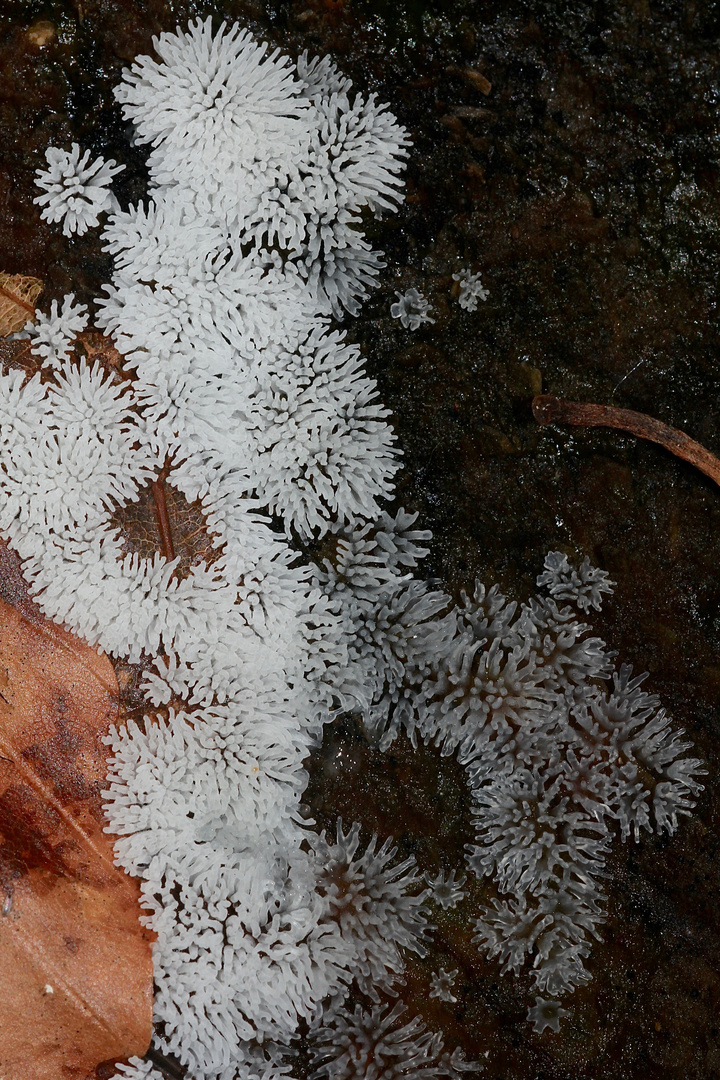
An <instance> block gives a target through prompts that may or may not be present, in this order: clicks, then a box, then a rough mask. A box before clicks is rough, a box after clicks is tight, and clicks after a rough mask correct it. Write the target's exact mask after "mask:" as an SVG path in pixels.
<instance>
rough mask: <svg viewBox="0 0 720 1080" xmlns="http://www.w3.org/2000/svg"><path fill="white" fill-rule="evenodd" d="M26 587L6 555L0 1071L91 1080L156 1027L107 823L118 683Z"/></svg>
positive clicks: (133, 917)
mask: <svg viewBox="0 0 720 1080" xmlns="http://www.w3.org/2000/svg"><path fill="white" fill-rule="evenodd" d="M21 594H22V587H21V586H19V585H18V582H17V581H16V580H14V578H13V569H12V563H11V561H9V560H8V555H7V554H3V556H2V558H0V595H1V596H4V597H7V598H8V599H11V600H12V601H13V603H12V604H11V603H8V602H7V600H6V599H0V905H1V906H0V911H1V914H0V1078H2V1080H88V1078H89V1077H94V1076H95V1075H96V1071H95V1070H96V1067H97V1066H98V1064H100V1063H102V1062H108V1061H117V1060H120V1059H123V1058H127V1057H130V1056H132V1055H133V1054H139V1055H142V1054H144V1053H145V1051H146V1050H147V1048H148V1045H149V1042H150V1037H151V1033H152V964H151V954H150V941H151V935H150V933H149V932H148V931H146V930H144V929H143V928H142V927H141V926H140V924H139V922H138V914H139V905H138V898H139V887H138V884H137V882H136V881H134V880H133V879H131V878H129V877H127V876H126V875H125V874H124V873H123V871H122V870H120V869H118V868H117V867H116V866H115V865H114V864H113V850H112V842H111V840H110V838H109V837H108V835H107V834H106V833H104V832H103V824H104V819H103V813H102V794H101V792H102V788H103V783H104V778H105V772H106V763H105V754H106V750H105V747H104V745H103V743H102V742H101V739H102V736H103V735H104V734H106V732H107V730H108V728H109V726H110V724H111V723H113V722H117V717H118V697H117V694H118V687H117V681H116V679H115V674H114V672H113V669H112V666H111V664H110V662H109V660H108V659H107V657H105V656H102V655H99V654H98V653H97V652H95V650H93V649H91V648H89V647H88V646H87V645H85V644H83V643H82V642H80V641H79V640H78V639H77V638H75V637H73V636H72V635H71V634H69V633H67V632H66V631H64V630H62V629H61V628H59V627H57V626H55V625H54V624H53V623H50V622H48V621H47V620H45V619H43V618H42V616H40V615H39V614H38V612H37V609H36V608H35V607H34V605H33V604H32V602H31V601H28V599H27V596H26V597H25V599H23V597H22V595H21ZM111 1072H112V1070H111ZM106 1075H109V1073H106Z"/></svg>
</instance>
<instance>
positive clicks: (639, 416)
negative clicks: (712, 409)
mask: <svg viewBox="0 0 720 1080" xmlns="http://www.w3.org/2000/svg"><path fill="white" fill-rule="evenodd" d="M532 410H533V416H534V417H535V419H536V420H537V422H538V424H542V425H543V426H545V425H547V424H572V425H573V426H574V427H611V428H617V429H618V430H619V431H625V432H627V433H628V434H629V435H636V436H637V437H638V439H646V440H647V441H648V442H654V443H658V445H660V446H664V447H665V449H666V450H669V451H670V453H671V454H675V456H676V457H679V458H682V459H683V461H688V462H690V464H691V465H694V466H695V468H696V469H699V470H700V472H703V473H705V475H706V476H709V477H710V479H711V480H714V481H715V483H716V484H717V485H718V486H720V461H718V459H717V458H716V457H715V455H714V454H711V453H710V451H709V450H706V449H705V447H704V446H701V445H700V443H699V442H695V440H694V439H691V438H690V436H689V435H686V434H685V432H684V431H678V430H677V428H672V427H670V426H669V424H663V422H662V421H661V420H655V419H654V417H652V416H647V415H646V414H645V413H640V412H635V411H634V410H633V409H614V408H613V407H612V406H610V405H593V404H591V403H590V402H585V401H562V400H561V399H560V398H556V397H552V396H551V395H550V394H540V395H539V396H538V397H535V398H533V402H532Z"/></svg>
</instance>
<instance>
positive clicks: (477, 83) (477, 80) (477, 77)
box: [445, 64, 492, 97]
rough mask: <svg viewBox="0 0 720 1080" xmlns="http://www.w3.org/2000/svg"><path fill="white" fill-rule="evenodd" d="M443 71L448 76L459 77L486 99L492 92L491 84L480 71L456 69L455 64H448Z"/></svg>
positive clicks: (468, 68) (463, 68)
mask: <svg viewBox="0 0 720 1080" xmlns="http://www.w3.org/2000/svg"><path fill="white" fill-rule="evenodd" d="M445 70H446V71H447V73H448V75H459V76H460V78H461V79H464V80H465V82H466V83H467V84H468V85H469V86H472V87H474V89H475V90H479V91H480V93H481V94H484V95H485V97H487V96H488V94H489V93H490V91H491V90H492V83H491V82H490V80H489V79H487V78H486V77H485V76H484V75H483V74H482V72H481V71H476V70H475V68H470V67H458V66H457V65H456V64H450V65H449V66H448V67H447V68H446V69H445Z"/></svg>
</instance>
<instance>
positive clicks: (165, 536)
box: [152, 461, 175, 562]
mask: <svg viewBox="0 0 720 1080" xmlns="http://www.w3.org/2000/svg"><path fill="white" fill-rule="evenodd" d="M169 471H170V463H169V462H168V461H166V462H165V464H164V465H163V467H162V469H161V470H160V474H159V475H158V478H157V480H153V484H152V493H153V499H154V500H155V514H156V516H157V523H158V529H159V530H160V540H161V541H162V550H163V555H164V556H165V558H166V559H167V560H168V562H172V561H173V559H174V558H175V545H174V544H173V538H172V529H171V528H170V518H169V516H168V512H167V502H166V501H165V477H166V476H167V474H168V472H169Z"/></svg>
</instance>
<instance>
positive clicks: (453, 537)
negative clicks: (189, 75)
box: [0, 0, 720, 1080]
mask: <svg viewBox="0 0 720 1080" xmlns="http://www.w3.org/2000/svg"><path fill="white" fill-rule="evenodd" d="M1 4H2V6H1V8H0V207H1V209H0V270H5V271H10V272H20V273H25V274H34V275H37V276H38V277H40V278H42V279H43V281H44V282H45V293H44V294H43V296H42V298H41V306H42V307H43V308H44V309H45V310H47V309H48V308H49V303H50V301H51V300H52V299H53V298H55V297H61V296H62V295H63V293H65V292H69V291H73V292H75V294H76V296H77V297H78V298H79V299H80V300H82V301H85V302H89V301H91V299H92V298H93V297H94V296H96V295H97V294H98V292H99V289H100V286H101V284H102V282H103V281H107V280H108V279H109V275H110V261H109V258H108V257H107V256H106V255H105V254H104V253H103V252H102V251H101V250H100V243H99V239H98V233H97V231H94V232H89V233H87V234H86V235H85V236H84V237H81V238H75V239H73V240H72V241H70V240H68V239H67V238H65V237H64V236H63V235H62V231H61V228H60V227H59V226H49V225H47V224H46V223H44V222H42V221H41V220H40V216H39V210H38V208H37V207H35V206H33V203H32V198H33V195H34V194H36V192H35V191H34V189H33V174H34V170H35V169H36V168H38V167H39V166H40V165H42V164H44V151H45V149H46V147H47V146H48V145H50V144H55V145H60V146H64V147H69V145H70V143H71V142H72V141H77V142H79V143H80V144H81V145H82V146H83V147H87V148H89V149H91V150H92V151H93V152H98V153H103V154H104V155H105V156H111V157H115V158H116V159H117V160H118V161H121V162H124V163H125V164H126V166H127V168H126V170H125V172H124V173H123V174H122V175H121V176H120V177H119V178H118V180H117V181H116V183H115V190H116V193H117V194H118V197H119V198H120V200H121V202H123V203H125V202H128V201H132V202H135V201H137V199H139V198H141V197H142V196H143V194H144V191H145V185H146V180H147V177H146V173H145V170H144V166H143V154H142V153H141V152H140V151H139V150H133V149H132V148H131V147H130V146H129V144H128V141H127V136H128V125H126V124H125V123H124V121H123V120H122V117H121V114H120V111H119V109H118V108H117V107H116V105H115V103H114V99H113V96H112V87H113V86H114V85H115V84H116V83H117V82H118V80H119V77H120V72H121V70H122V68H123V67H124V66H126V65H127V64H128V63H130V62H131V61H132V60H133V58H134V57H135V56H136V55H137V54H138V53H140V52H147V51H149V50H150V49H151V38H152V35H153V34H155V33H158V32H160V31H162V30H172V29H174V28H175V26H176V24H178V23H179V24H180V25H184V24H185V23H186V22H187V20H188V18H190V17H193V16H196V15H200V16H203V17H204V16H206V15H212V16H213V17H215V18H216V19H217V22H219V21H220V20H221V17H222V16H223V15H226V16H227V17H229V18H231V19H236V18H237V19H239V20H241V21H242V22H243V23H244V24H245V25H247V26H248V27H249V28H250V29H251V30H253V32H255V33H256V34H257V35H259V36H261V37H265V38H267V39H269V40H270V41H272V42H273V43H276V44H279V45H280V46H282V48H283V49H284V50H286V51H288V52H289V53H290V54H292V55H297V54H298V53H299V52H300V51H302V50H303V49H309V50H311V51H315V52H319V53H322V54H325V53H330V54H331V55H332V56H333V57H334V58H335V59H336V60H337V62H338V64H339V66H340V67H341V68H342V69H343V71H345V72H346V73H347V74H348V75H349V76H351V77H352V79H353V81H354V83H355V86H356V87H357V88H358V89H359V90H361V91H362V92H364V93H367V92H376V93H377V94H378V96H379V98H380V100H382V101H386V102H388V103H389V104H390V106H391V107H392V110H393V111H394V112H395V114H396V115H397V116H398V118H399V119H400V121H401V122H402V123H403V124H405V125H406V126H407V128H408V129H409V131H410V132H411V135H412V139H413V148H412V151H411V154H410V159H409V166H408V170H407V200H406V203H405V204H404V206H403V207H402V209H401V211H400V213H399V214H397V215H395V216H393V217H390V218H387V219H385V220H383V221H382V222H379V223H377V222H373V221H370V222H369V223H368V229H369V233H370V235H371V237H372V239H373V241H374V243H375V244H376V246H378V247H380V248H382V249H383V250H384V251H385V253H386V258H387V268H386V270H385V271H384V272H383V275H382V279H381V287H380V288H379V289H378V290H377V291H376V292H375V293H374V294H373V296H372V298H371V299H370V300H369V301H368V302H367V303H366V304H365V305H364V307H363V311H362V314H361V316H360V317H359V318H358V319H351V318H348V319H347V320H346V327H347V330H348V333H349V335H350V336H351V337H352V338H354V339H356V340H357V341H358V342H359V343H360V344H361V346H362V348H363V351H364V354H365V356H366V358H367V364H368V369H369V371H370V372H371V374H372V375H373V376H374V377H375V378H376V379H377V380H378V383H379V387H380V392H381V396H382V399H383V401H384V402H385V403H386V404H387V405H388V406H389V407H390V408H391V409H392V412H393V415H394V424H395V429H396V431H397V433H398V436H399V440H400V444H401V446H402V448H403V451H404V455H405V457H404V461H405V469H404V472H403V473H402V475H401V477H400V479H399V482H398V502H399V503H400V504H404V505H405V506H407V507H409V508H412V509H414V510H417V511H419V515H420V517H419V525H421V526H422V527H426V528H430V529H432V530H433V533H434V540H433V542H432V550H431V554H430V555H429V557H428V559H427V560H426V562H425V566H424V571H423V572H424V573H425V574H426V575H427V576H428V577H433V578H437V579H440V580H441V581H442V582H443V583H444V584H445V586H446V587H447V588H449V589H450V590H451V591H453V593H455V594H456V595H459V593H460V591H461V590H462V589H463V588H466V589H469V588H471V587H472V585H473V583H474V580H475V578H476V577H480V578H481V579H482V580H483V581H484V582H486V583H487V584H488V585H490V584H493V583H495V582H497V583H499V584H500V585H501V587H502V588H503V589H504V590H506V591H507V592H508V593H509V594H511V595H512V596H514V597H516V598H518V599H524V598H526V597H527V596H528V595H529V594H530V592H531V591H532V589H533V581H534V578H535V576H536V575H537V573H538V572H539V571H540V569H541V566H542V561H543V557H544V555H545V553H546V552H547V551H548V550H549V549H561V550H563V551H565V552H567V553H568V555H570V556H571V557H572V558H575V559H580V558H582V556H583V555H586V554H587V555H589V556H590V559H591V560H592V561H593V562H594V563H596V564H597V565H600V566H602V567H603V568H605V569H606V570H608V571H609V572H610V574H611V576H612V577H613V579H614V580H615V581H616V582H617V590H616V594H615V597H614V598H613V600H611V601H610V602H609V603H607V604H606V610H605V611H604V612H603V614H602V616H601V617H598V618H597V619H596V620H595V626H596V629H598V630H599V632H600V633H601V634H602V635H603V636H604V637H605V638H606V639H607V640H608V641H609V642H610V644H611V645H612V646H613V647H614V648H616V649H617V650H618V653H619V657H620V658H621V659H623V660H627V661H630V662H632V664H633V665H634V667H635V669H636V670H637V671H645V670H647V671H649V672H650V678H649V679H648V682H647V684H646V688H648V689H651V690H653V691H655V692H657V693H658V694H660V696H661V698H662V700H663V703H664V704H665V705H666V706H667V708H668V710H669V711H670V712H671V713H672V714H673V715H674V716H675V717H676V719H677V720H678V721H679V722H681V724H682V725H683V726H684V727H685V728H686V730H687V731H688V732H689V733H690V735H691V737H692V739H693V741H694V743H695V745H696V748H697V750H698V751H699V754H700V756H702V757H703V758H704V759H705V760H706V761H707V763H708V769H709V777H708V782H707V787H706V791H705V793H704V794H703V796H702V798H701V801H700V804H699V808H698V812H697V814H696V815H695V816H694V817H693V818H692V819H691V820H688V821H686V822H684V823H683V824H682V826H681V828H680V830H679V832H678V834H677V835H676V836H675V837H674V838H672V839H671V840H669V841H668V840H667V839H662V838H657V837H649V838H645V839H643V841H642V842H641V843H638V844H633V843H627V844H624V845H623V844H621V843H620V841H618V843H617V844H616V845H615V848H614V850H613V854H612V856H611V859H610V865H611V869H612V874H613V876H612V879H611V880H610V881H609V882H608V919H607V922H606V923H605V925H604V927H603V938H604V940H603V942H602V943H599V944H597V945H596V946H595V948H594V952H593V955H592V957H591V959H590V961H589V965H588V966H589V969H590V971H591V972H592V974H593V980H592V982H591V983H590V984H589V985H588V986H587V987H586V988H583V989H581V990H579V991H577V992H576V993H575V995H574V996H573V997H572V998H570V999H569V1002H568V1003H566V1007H567V1008H568V1009H569V1010H570V1015H569V1016H568V1017H567V1018H566V1019H565V1020H564V1021H563V1025H562V1028H561V1031H560V1033H559V1034H555V1033H553V1032H552V1031H549V1030H546V1031H545V1032H544V1033H543V1034H541V1035H538V1034H534V1033H533V1032H532V1030H531V1028H530V1026H529V1025H528V1024H527V1022H526V1020H525V1015H526V1011H527V1007H528V1004H529V1003H530V1002H531V1000H532V998H531V994H530V981H529V979H528V978H527V977H526V976H522V977H520V978H518V979H514V978H513V977H511V976H502V975H501V974H500V972H499V967H498V965H496V964H495V963H491V962H488V961H487V960H486V959H485V958H484V957H481V956H480V955H479V954H478V952H477V949H476V947H475V946H474V945H473V944H472V932H473V931H472V923H473V916H474V909H475V908H477V906H478V904H479V903H481V902H485V901H487V899H488V897H489V896H490V895H492V890H491V888H490V886H488V884H487V883H484V882H481V883H475V882H472V883H471V888H470V890H469V893H468V896H467V898H466V900H465V901H464V902H463V903H462V904H461V906H460V907H459V908H457V909H456V910H455V911H453V912H447V913H441V914H440V916H439V920H438V921H439V928H438V933H437V935H436V939H435V945H434V946H433V949H432V951H431V954H430V955H429V956H428V957H427V958H426V959H424V960H422V961H415V962H413V963H411V964H410V966H409V972H408V978H407V984H406V986H405V987H404V988H403V990H402V997H403V998H404V999H405V1000H406V1001H407V1002H408V1005H409V1006H410V1008H411V1009H412V1010H413V1012H420V1013H422V1015H423V1016H424V1017H425V1018H426V1019H427V1021H428V1023H429V1024H430V1025H431V1026H433V1027H435V1028H438V1029H441V1030H442V1031H443V1032H444V1033H445V1034H446V1037H447V1045H448V1047H449V1048H450V1049H452V1047H453V1046H454V1045H455V1044H456V1043H460V1044H462V1045H463V1046H464V1047H465V1048H466V1050H467V1052H468V1054H469V1056H471V1057H475V1058H479V1059H480V1060H482V1061H486V1063H487V1064H486V1068H485V1071H484V1072H483V1074H482V1075H483V1076H484V1077H488V1078H493V1080H495V1078H497V1080H607V1078H608V1077H612V1078H613V1080H675V1078H677V1080H712V1078H716V1077H720V924H719V923H720V920H719V918H718V896H719V888H720V783H719V782H718V771H719V767H720V724H719V722H718V696H719V694H720V656H719V655H718V650H719V647H720V575H719V574H718V548H719V537H718V528H719V526H720V491H719V490H718V489H717V488H715V487H714V486H713V484H712V483H711V482H710V481H709V480H707V479H706V478H704V477H703V476H701V475H700V474H698V473H696V472H694V471H693V469H692V468H691V467H690V466H689V465H685V464H683V463H681V462H679V461H677V460H675V459H673V458H672V457H670V456H669V454H667V453H666V452H665V451H664V450H662V449H660V448H658V447H656V446H652V445H648V444H642V443H639V442H637V441H636V440H635V439H633V438H632V437H629V436H624V435H620V434H617V433H611V432H605V431H599V430H592V431H587V430H579V429H574V430H570V429H565V430H561V429H559V428H552V427H551V428H545V429H540V428H538V427H537V426H536V424H535V422H534V420H533V418H532V413H531V409H530V402H531V399H532V397H533V394H534V393H537V392H539V391H540V390H541V389H542V390H543V391H545V392H550V393H554V394H557V395H558V396H564V397H568V398H573V399H577V400H587V401H597V402H601V403H603V404H613V405H618V406H623V407H627V408H633V409H638V410H641V411H643V412H647V413H650V414H652V415H653V416H656V417H658V418H659V419H662V420H664V421H666V422H667V423H669V424H672V425H673V426H676V427H679V428H682V429H683V430H685V431H687V432H688V434H690V435H692V436H693V437H695V438H696V439H698V440H699V441H701V442H702V443H704V444H705V445H706V446H707V447H708V448H709V449H710V450H711V451H718V452H720V434H719V433H718V413H719V412H720V400H719V396H718V373H719V371H720V364H719V362H718V356H717V354H718V344H719V334H718V326H717V310H716V309H717V303H716V291H717V286H716V282H717V277H718V269H719V268H720V192H719V186H718V153H719V152H720V125H719V124H718V103H719V102H720V65H719V62H718V61H719V57H718V36H719V35H720V5H719V4H717V3H714V2H710V0H705V2H702V0H697V2H695V0H688V2H686V3H681V2H672V3H671V2H666V3H662V2H653V0H626V2H621V0H616V2H615V3H607V4H605V3H582V2H574V3H570V4H565V3H561V2H547V3H522V2H518V0H504V2H500V0H495V2H487V3H483V2H481V0H464V2H463V0H455V2H453V0H437V2H434V3H433V2H432V0H417V2H408V0H405V2H402V0H399V2H395V3H391V2H389V0H388V2H386V0H297V2H294V3H290V2H287V0H267V2H266V3H264V2H262V0H258V2H257V3H239V2H235V0H227V2H225V3H222V2H218V3H186V2H181V0H177V2H172V0H162V2H161V0H148V2H146V3H140V2H134V3H133V2H132V0H75V2H74V3H73V2H66V3H55V4H53V3H50V4H42V3H27V2H13V0H1ZM461 267H470V268H472V269H473V270H478V271H481V273H482V275H483V281H484V284H485V285H486V287H487V288H488V289H489V291H490V296H489V298H488V300H487V302H485V303H482V302H481V303H480V304H479V307H478V310H477V311H476V312H474V313H470V312H464V311H463V310H462V309H461V308H460V307H459V306H458V304H457V302H456V299H455V297H454V296H453V294H452V288H453V281H452V274H453V273H454V272H456V271H457V270H459V269H460V268H461ZM413 286H414V287H416V288H418V289H420V290H421V291H422V292H423V293H424V294H425V295H426V296H427V297H428V299H429V300H430V302H431V304H432V307H433V309H434V315H435V318H436V322H435V324H434V325H426V326H423V327H422V328H421V329H420V330H418V331H416V332H414V333H411V332H410V331H407V330H403V329H402V327H401V326H400V325H399V323H398V322H397V321H395V320H393V319H391V318H390V315H389V308H390V304H391V302H392V301H393V300H394V299H395V296H394V291H395V289H402V290H404V289H406V288H408V287H413ZM307 802H308V805H309V806H310V808H311V810H312V812H313V815H314V816H315V819H316V820H317V822H318V824H319V825H321V826H323V827H328V828H333V829H334V824H335V821H336V819H337V817H338V816H342V817H343V819H344V820H345V821H346V822H350V821H352V820H355V819H360V820H361V821H362V823H363V827H364V829H365V832H366V835H369V834H371V833H372V832H373V831H375V830H377V831H378V832H379V833H380V834H381V836H386V835H389V834H392V835H394V836H395V838H396V839H397V841H398V843H399V845H400V849H401V851H402V853H404V854H406V853H414V854H415V855H416V857H417V859H418V862H419V863H420V865H421V867H422V868H423V869H424V870H427V871H430V872H432V873H433V874H434V873H436V872H437V870H438V869H439V868H440V867H444V868H446V869H451V868H452V867H453V866H459V865H460V864H461V862H462V857H463V848H464V845H465V844H466V843H467V842H468V841H469V840H470V839H471V837H472V830H471V826H470V818H469V810H468V798H467V791H466V788H465V780H464V774H463V770H462V769H460V768H459V767H458V766H457V765H456V764H455V763H454V762H453V761H447V760H441V759H440V757H439V755H438V754H437V753H436V752H435V751H434V750H432V749H428V748H421V749H420V750H418V751H413V750H412V748H411V747H410V746H409V744H408V743H407V741H406V740H404V739H399V740H398V741H397V743H395V744H394V746H393V747H392V748H391V749H390V751H389V752H388V753H387V754H385V755H381V754H380V753H379V752H377V751H375V750H373V749H372V748H370V747H369V746H368V745H367V744H366V742H365V740H364V739H363V737H362V733H361V731H360V729H359V727H358V726H357V725H356V724H355V722H354V721H353V720H352V719H346V720H345V721H343V722H342V723H340V724H338V725H337V726H336V727H335V728H334V729H332V730H329V731H328V734H327V737H326V740H325V743H324V745H323V748H322V750H321V751H320V752H318V754H317V755H316V756H315V758H314V760H313V762H312V763H311V781H310V785H309V788H308V793H307ZM439 966H444V967H446V968H458V969H459V972H460V974H459V976H458V979H457V983H456V989H455V993H456V995H457V997H458V1002H457V1005H445V1004H442V1003H440V1002H437V1001H430V1000H429V998H428V989H429V980H430V976H431V974H432V973H433V972H434V971H436V970H437V969H438V967H439ZM486 1054H487V1056H485V1055H486Z"/></svg>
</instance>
